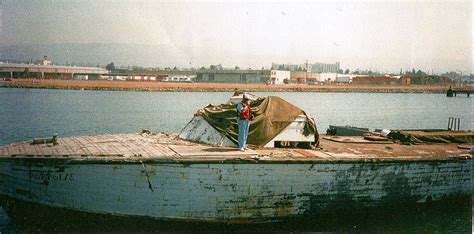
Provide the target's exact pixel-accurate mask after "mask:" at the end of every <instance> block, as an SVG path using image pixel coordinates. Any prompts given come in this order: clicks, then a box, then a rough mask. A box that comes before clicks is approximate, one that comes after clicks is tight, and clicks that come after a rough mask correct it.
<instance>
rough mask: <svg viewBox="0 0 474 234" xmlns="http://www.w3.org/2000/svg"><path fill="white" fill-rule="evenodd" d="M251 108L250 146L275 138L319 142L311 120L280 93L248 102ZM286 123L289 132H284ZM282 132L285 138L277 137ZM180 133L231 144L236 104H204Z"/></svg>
mask: <svg viewBox="0 0 474 234" xmlns="http://www.w3.org/2000/svg"><path fill="white" fill-rule="evenodd" d="M251 110H252V113H253V115H254V119H253V120H252V121H251V122H250V129H249V135H248V140H247V144H248V145H250V146H253V147H273V145H271V146H269V142H271V141H275V139H278V140H281V141H283V140H285V141H289V142H293V141H305V142H310V143H311V144H312V145H317V143H318V142H319V135H318V132H317V129H316V124H315V123H314V120H313V119H312V118H310V117H309V116H308V115H307V114H306V113H305V112H304V111H303V110H301V109H300V108H298V107H296V106H294V105H292V104H291V103H289V102H287V101H285V100H283V99H281V98H280V97H275V96H269V97H266V98H260V99H258V100H256V101H254V102H252V103H251ZM203 124H204V125H205V126H202V125H203ZM208 126H211V127H212V129H211V128H209V127H208ZM206 127H207V128H206ZM290 127H292V128H291V129H290V130H291V132H292V134H288V133H287V134H284V133H285V131H287V132H288V130H289V128H290ZM282 132H283V133H282ZM282 135H286V136H287V137H286V138H289V139H282V137H279V136H282ZM180 137H181V138H183V139H188V140H194V141H199V142H203V143H209V144H217V145H222V146H235V145H236V143H237V138H238V128H237V112H236V104H221V105H217V106H214V105H208V106H206V107H205V108H203V109H200V110H198V111H197V112H196V113H195V116H194V118H193V120H191V122H190V123H188V125H187V126H186V127H185V128H184V129H183V131H181V133H180ZM283 138H284V137H283Z"/></svg>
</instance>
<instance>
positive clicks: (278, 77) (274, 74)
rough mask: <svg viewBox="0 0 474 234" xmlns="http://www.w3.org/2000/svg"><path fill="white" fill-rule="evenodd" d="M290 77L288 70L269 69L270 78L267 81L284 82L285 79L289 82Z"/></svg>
mask: <svg viewBox="0 0 474 234" xmlns="http://www.w3.org/2000/svg"><path fill="white" fill-rule="evenodd" d="M290 79H291V73H290V71H281V70H270V79H269V81H268V83H270V84H284V83H285V80H287V82H290Z"/></svg>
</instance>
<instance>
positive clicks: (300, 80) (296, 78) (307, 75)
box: [291, 71, 320, 84]
mask: <svg viewBox="0 0 474 234" xmlns="http://www.w3.org/2000/svg"><path fill="white" fill-rule="evenodd" d="M319 81H320V74H319V73H317V72H306V71H292V72H291V83H294V84H305V83H317V82H319Z"/></svg>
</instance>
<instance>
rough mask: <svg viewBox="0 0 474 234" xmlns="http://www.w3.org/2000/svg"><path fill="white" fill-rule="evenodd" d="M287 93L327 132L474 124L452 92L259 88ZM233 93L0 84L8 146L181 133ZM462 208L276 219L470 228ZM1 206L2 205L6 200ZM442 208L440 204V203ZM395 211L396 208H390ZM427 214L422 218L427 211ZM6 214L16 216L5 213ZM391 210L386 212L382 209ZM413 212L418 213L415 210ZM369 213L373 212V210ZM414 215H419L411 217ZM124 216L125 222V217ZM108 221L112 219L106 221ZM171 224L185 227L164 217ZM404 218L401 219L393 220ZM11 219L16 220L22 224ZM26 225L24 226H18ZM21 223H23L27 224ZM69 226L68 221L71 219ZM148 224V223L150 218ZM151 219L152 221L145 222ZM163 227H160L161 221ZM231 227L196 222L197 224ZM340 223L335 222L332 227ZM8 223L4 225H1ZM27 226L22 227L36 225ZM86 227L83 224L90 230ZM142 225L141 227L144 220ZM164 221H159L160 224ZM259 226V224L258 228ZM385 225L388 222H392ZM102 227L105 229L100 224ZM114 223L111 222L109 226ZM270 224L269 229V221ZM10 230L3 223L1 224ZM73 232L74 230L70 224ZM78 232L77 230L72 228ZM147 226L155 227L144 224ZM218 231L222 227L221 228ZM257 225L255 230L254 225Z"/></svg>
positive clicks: (317, 225) (2, 141) (348, 227)
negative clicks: (195, 117)
mask: <svg viewBox="0 0 474 234" xmlns="http://www.w3.org/2000/svg"><path fill="white" fill-rule="evenodd" d="M255 94H256V95H259V96H269V95H274V96H280V97H282V98H284V99H285V100H287V101H289V102H291V103H293V104H295V105H296V106H298V107H300V108H301V109H303V110H305V111H306V112H307V113H308V114H310V115H311V116H313V117H314V118H315V120H316V124H317V126H318V131H319V132H320V133H325V132H326V129H327V128H328V126H329V125H330V124H331V125H352V126H357V127H366V128H370V129H376V128H379V129H381V128H386V129H395V128H398V129H420V128H423V129H427V128H429V129H433V128H437V129H439V128H442V129H445V128H447V124H448V118H449V117H456V118H460V120H461V125H460V128H461V129H464V130H469V129H471V130H472V129H474V123H473V117H474V116H473V115H474V114H473V102H474V101H473V99H472V98H467V97H465V96H458V97H455V98H447V97H446V95H445V94H411V93H410V94H401V93H313V92H307V93H301V92H300V93H296V92H268V93H261V92H257V93H255ZM230 95H232V93H231V92H125V91H85V90H84V91H81V90H47V89H14V88H0V145H6V144H10V143H13V142H18V141H25V140H31V139H33V138H37V137H51V136H52V135H53V134H58V137H66V136H77V135H96V134H106V133H135V132H140V131H142V130H143V129H148V130H151V131H156V132H175V133H176V132H179V131H180V130H181V129H182V128H183V127H184V126H185V125H186V124H187V123H188V121H189V120H190V119H191V118H192V116H193V114H194V113H195V112H196V111H197V110H198V109H199V108H202V107H204V106H206V105H207V104H220V103H223V102H225V101H227V99H228V98H229V97H230ZM460 204H461V205H459V206H455V207H456V209H442V210H440V209H438V208H435V209H434V208H427V209H428V210H421V211H420V210H419V208H417V210H416V211H413V213H412V214H402V215H398V216H397V215H395V216H393V214H390V215H391V216H390V218H391V220H390V221H387V223H386V222H381V221H380V220H376V219H377V216H374V217H372V218H374V220H372V221H370V220H368V219H366V218H364V219H362V220H360V222H358V221H354V220H353V219H352V218H348V219H344V218H340V219H339V220H336V221H334V222H335V223H331V222H329V223H330V224H331V225H329V226H328V222H325V223H323V222H320V221H318V222H316V221H311V220H309V221H308V220H306V222H305V224H304V225H299V224H297V225H293V226H292V225H290V224H289V225H287V226H282V225H283V224H278V225H274V226H273V227H276V229H275V230H276V231H280V230H285V228H287V229H286V230H289V231H292V230H302V231H376V232H379V231H384V230H385V231H401V232H404V231H415V232H419V231H422V232H437V231H440V232H445V231H453V230H454V231H457V232H470V231H471V230H472V225H471V223H472V222H471V217H472V208H471V202H470V201H468V202H466V201H464V202H461V203H460ZM0 208H1V207H0ZM433 209H434V210H433ZM386 215H389V214H386ZM420 215H421V216H422V217H420ZM0 216H2V217H0V220H10V219H8V217H5V213H4V212H0ZM382 216H383V214H382ZM412 216H413V217H412ZM367 217H369V216H367ZM407 217H412V218H407ZM120 222H122V221H120ZM98 225H99V226H100V227H102V228H103V227H104V224H103V223H101V224H98ZM164 225H165V226H166V227H168V229H167V230H168V231H171V230H175V229H179V228H182V226H181V225H179V224H178V225H176V226H173V225H172V224H164ZM393 225H396V226H393ZM14 226H15V224H11V225H10V224H9V226H8V227H14ZM17 226H18V225H17ZM20 226H21V225H20ZM66 226H67V225H66ZM142 226H143V225H142ZM145 226H146V225H145ZM160 227H163V226H158V228H160ZM193 227H194V228H203V230H207V228H217V230H224V231H225V230H227V229H228V227H226V226H224V227H223V226H216V227H212V226H210V227H209V226H202V225H201V226H192V225H191V226H190V227H189V228H193ZM331 227H333V228H331ZM0 228H2V226H0ZM34 228H35V227H33V228H32V227H31V226H21V227H20V228H19V229H20V230H26V231H35V230H36V229H34ZM82 228H84V227H78V229H79V230H82ZM137 228H138V229H137V230H136V231H141V230H140V227H137ZM153 228H156V227H153ZM256 228H257V229H253V230H254V231H258V230H259V229H258V228H261V227H256ZM384 228H385V229H384ZM99 229H100V228H99ZM108 230H110V229H107V228H105V230H104V231H108ZM262 230H268V229H267V227H264V228H263V229H262ZM0 231H2V230H0ZM69 231H70V230H69ZM72 231H74V230H72ZM142 231H148V230H146V229H143V230H142ZM214 231H215V230H214ZM251 231H252V229H251Z"/></svg>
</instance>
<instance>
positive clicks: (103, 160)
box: [0, 155, 474, 165]
mask: <svg viewBox="0 0 474 234" xmlns="http://www.w3.org/2000/svg"><path fill="white" fill-rule="evenodd" d="M473 159H474V158H473V157H472V156H452V157H444V158H439V157H434V158H423V159H420V158H415V157H409V156H407V157H405V158H403V157H400V156H398V157H397V158H363V159H357V158H348V159H341V158H337V159H330V158H329V159H328V158H325V159H320V158H318V159H315V158H313V159H301V158H298V159H281V160H278V159H262V158H258V157H253V158H228V159H222V158H220V159H202V158H199V159H193V158H189V159H183V158H181V159H169V158H146V159H130V158H126V159H124V158H71V157H61V158H60V157H44V156H42V157H38V156H34V157H31V156H26V155H25V156H19V155H16V156H14V157H8V158H7V157H0V162H14V163H17V162H24V163H48V162H51V163H61V164H68V165H75V164H145V163H146V164H150V163H155V164H333V163H339V164H345V163H347V164H351V163H417V162H420V163H421V162H423V163H426V162H432V163H440V162H446V161H459V160H466V161H467V160H473Z"/></svg>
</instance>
